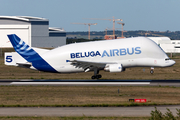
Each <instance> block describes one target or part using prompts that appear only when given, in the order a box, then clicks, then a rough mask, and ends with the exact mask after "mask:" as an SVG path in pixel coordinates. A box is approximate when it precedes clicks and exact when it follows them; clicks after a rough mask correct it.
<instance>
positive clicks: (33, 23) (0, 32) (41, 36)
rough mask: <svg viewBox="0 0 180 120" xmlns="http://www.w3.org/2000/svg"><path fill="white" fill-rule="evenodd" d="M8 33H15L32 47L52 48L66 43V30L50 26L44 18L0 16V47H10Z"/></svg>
mask: <svg viewBox="0 0 180 120" xmlns="http://www.w3.org/2000/svg"><path fill="white" fill-rule="evenodd" d="M8 34H16V35H17V36H19V37H20V38H21V39H22V40H23V41H25V42H26V43H27V44H28V45H29V46H32V47H43V48H54V47H58V46H62V45H65V44H66V32H65V31H64V30H63V29H61V28H50V27H49V20H48V19H45V18H39V17H29V16H28V17H27V16H0V48H10V47H12V45H11V43H10V42H9V39H8V37H7V35H8Z"/></svg>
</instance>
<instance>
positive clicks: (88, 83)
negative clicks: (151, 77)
mask: <svg viewBox="0 0 180 120" xmlns="http://www.w3.org/2000/svg"><path fill="white" fill-rule="evenodd" d="M10 84H12V85H31V84H32V85H55V84H56V85H67V84H72V85H118V84H119V85H121V84H133V85H144V84H150V82H12V83H10Z"/></svg>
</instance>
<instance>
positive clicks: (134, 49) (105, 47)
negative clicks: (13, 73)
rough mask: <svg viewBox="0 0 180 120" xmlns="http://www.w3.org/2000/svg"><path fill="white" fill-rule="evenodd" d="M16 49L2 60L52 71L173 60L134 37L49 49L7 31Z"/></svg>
mask: <svg viewBox="0 0 180 120" xmlns="http://www.w3.org/2000/svg"><path fill="white" fill-rule="evenodd" d="M8 38H9V40H10V41H11V43H12V45H13V47H14V49H15V51H16V52H12V53H5V64H6V65H14V66H20V67H26V68H30V69H34V70H39V71H45V72H54V73H74V72H88V71H94V75H93V76H92V77H91V78H92V79H99V78H101V75H100V74H99V71H100V70H105V71H109V72H122V71H125V69H126V68H130V67H151V68H152V69H151V71H150V72H151V73H153V69H154V67H170V66H172V65H174V64H175V61H174V60H170V59H169V57H168V56H167V55H166V54H165V52H164V51H163V50H162V49H161V48H160V47H159V46H158V45H157V44H156V43H155V42H154V41H152V40H150V39H148V38H145V37H134V38H125V39H115V40H103V41H94V42H83V43H74V44H68V45H64V46H61V47H58V48H55V49H52V50H46V49H40V48H33V47H30V46H29V45H27V44H26V43H25V42H24V41H23V40H21V39H20V38H19V37H18V36H17V35H15V34H11V35H8Z"/></svg>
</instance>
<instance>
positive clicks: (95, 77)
mask: <svg viewBox="0 0 180 120" xmlns="http://www.w3.org/2000/svg"><path fill="white" fill-rule="evenodd" d="M101 77H102V75H93V76H92V77H91V79H99V78H101Z"/></svg>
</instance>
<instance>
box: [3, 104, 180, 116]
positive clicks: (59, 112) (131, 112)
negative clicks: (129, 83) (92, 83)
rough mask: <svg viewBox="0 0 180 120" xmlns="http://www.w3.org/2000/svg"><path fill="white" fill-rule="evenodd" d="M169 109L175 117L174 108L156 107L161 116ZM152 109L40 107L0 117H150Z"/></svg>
mask: <svg viewBox="0 0 180 120" xmlns="http://www.w3.org/2000/svg"><path fill="white" fill-rule="evenodd" d="M166 108H169V109H170V110H171V112H172V113H173V114H174V115H176V112H177V111H176V108H177V109H180V105H176V106H158V107H157V109H158V110H160V111H161V112H162V113H163V114H164V113H165V112H167V109H166ZM152 110H153V111H154V110H155V108H154V106H152V107H41V108H37V107H36V108H35V107H30V108H26V107H25V108H0V116H128V117H131V116H132V117H133V116H137V117H139V116H150V113H151V111H152Z"/></svg>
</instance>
